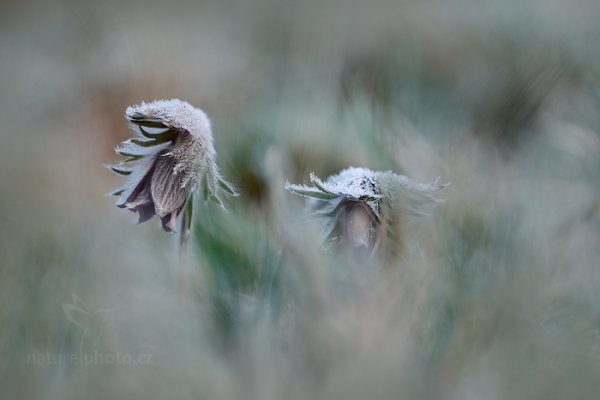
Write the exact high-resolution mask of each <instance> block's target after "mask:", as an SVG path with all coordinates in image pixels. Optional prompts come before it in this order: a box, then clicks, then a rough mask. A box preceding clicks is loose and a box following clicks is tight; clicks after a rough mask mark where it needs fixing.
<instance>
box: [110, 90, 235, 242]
mask: <svg viewBox="0 0 600 400" xmlns="http://www.w3.org/2000/svg"><path fill="white" fill-rule="evenodd" d="M125 118H127V120H128V121H129V126H130V127H131V129H132V130H134V131H135V132H136V133H137V137H135V138H133V139H129V140H127V141H125V142H123V143H122V144H121V145H120V146H118V147H117V148H116V149H115V151H116V152H117V153H118V154H120V155H123V156H125V157H126V159H125V160H123V161H122V162H121V163H119V164H117V165H113V166H110V168H111V169H112V170H113V171H115V172H117V173H119V174H121V175H126V176H127V177H128V180H127V182H126V184H125V186H124V187H123V188H122V189H119V190H117V191H116V192H114V193H113V195H115V196H119V199H118V200H117V206H118V207H120V208H127V209H128V210H131V211H133V212H137V213H138V214H139V221H138V223H141V222H144V221H147V220H149V219H150V218H152V217H153V216H154V215H157V216H158V217H159V218H161V220H162V225H163V229H164V230H165V231H167V232H172V231H174V230H175V222H176V219H177V216H178V215H179V214H180V213H181V211H182V210H183V208H184V207H185V204H186V202H187V201H188V198H189V196H190V195H191V193H192V192H193V191H194V189H196V188H197V187H198V186H199V185H202V186H203V193H204V196H205V199H209V198H210V199H212V200H214V201H215V202H217V203H218V204H219V205H222V203H221V200H220V199H219V192H220V191H221V190H222V191H224V192H226V193H228V194H230V195H237V193H236V191H235V189H234V188H233V186H232V185H231V184H230V183H228V182H227V181H225V180H224V179H223V178H222V177H221V175H220V174H219V169H218V167H217V164H216V153H215V149H214V146H213V137H212V131H211V126H210V120H209V119H208V117H207V115H206V114H205V113H204V111H202V110H200V109H198V108H195V107H193V106H191V105H190V104H188V103H186V102H184V101H181V100H178V99H172V100H156V101H153V102H151V103H143V102H142V103H141V104H139V105H135V106H131V107H128V108H127V110H126V112H125Z"/></svg>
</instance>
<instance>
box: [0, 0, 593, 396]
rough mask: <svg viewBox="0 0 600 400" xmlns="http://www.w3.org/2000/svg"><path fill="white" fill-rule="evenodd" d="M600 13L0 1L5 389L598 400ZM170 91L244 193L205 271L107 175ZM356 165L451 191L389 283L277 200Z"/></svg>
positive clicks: (215, 236)
mask: <svg viewBox="0 0 600 400" xmlns="http://www.w3.org/2000/svg"><path fill="white" fill-rule="evenodd" d="M599 17H600V3H598V2H597V1H594V0H527V1H522V0H518V1H517V0H507V1H472V0H452V1H442V0H427V1H417V0H412V1H411V0H401V1H385V0H374V1H368V2H367V1H364V2H358V1H354V2H353V1H341V0H326V1H313V0H308V1H303V2H299V1H298V2H292V1H275V0H251V1H239V2H233V1H214V2H203V1H197V2H194V1H162V2H158V1H156V2H153V1H148V2H145V1H137V2H121V1H110V0H109V1H101V2H100V1H98V2H91V1H71V0H63V1H58V0H44V1H41V0H40V1H29V0H23V1H19V2H17V1H6V0H4V1H3V2H2V15H1V16H0V22H1V23H0V135H1V136H0V138H1V142H0V143H1V146H0V171H1V172H2V173H1V174H0V188H1V196H0V393H1V394H0V397H2V398H6V399H9V398H21V399H70V398H73V399H82V398H89V399H132V398H145V399H147V398H157V399H163V398H178V399H188V398H190V399H191V398H194V399H198V398H200V399H261V400H265V399H283V398H285V399H365V398H372V399H420V398H425V399H439V398H445V399H482V398H486V399H505V398H513V399H537V398H539V399H565V398H570V399H597V398H598V393H600V290H599V289H598V288H600V114H599V112H598V111H599V107H600V82H599V78H600V56H599V55H600V53H599V52H598V43H599V42H600V24H598V18H599ZM173 97H176V98H180V99H183V100H186V101H189V102H190V103H192V104H193V105H195V106H198V107H201V108H202V109H204V110H205V111H206V112H207V113H208V114H209V115H210V116H211V118H212V122H213V128H214V135H215V144H216V148H217V151H218V154H219V156H218V157H219V158H218V161H219V164H220V166H221V169H222V172H223V174H224V176H225V177H226V178H227V179H228V180H230V181H232V182H234V183H235V184H236V185H237V187H238V188H239V190H240V192H241V196H240V197H238V198H232V199H228V200H227V201H226V204H227V208H228V209H229V212H228V213H224V212H222V211H221V210H219V209H217V208H215V207H210V206H207V205H205V206H201V207H196V211H197V215H196V218H195V221H196V223H195V226H194V232H193V236H192V243H193V245H192V246H190V249H189V254H188V255H187V258H186V259H185V260H184V262H182V260H180V259H179V258H178V254H177V249H176V246H175V242H176V240H175V239H174V237H173V236H169V235H167V234H166V233H164V232H162V231H161V229H160V228H159V225H158V223H157V222H156V221H154V220H153V221H151V222H149V223H146V224H143V225H139V226H136V225H134V224H133V223H132V221H133V220H134V215H133V214H131V213H129V212H126V211H123V210H120V209H117V208H116V207H115V206H114V201H113V199H112V198H109V197H106V196H105V193H108V192H110V191H111V190H112V189H113V188H116V187H117V186H118V185H119V184H120V183H121V182H122V181H121V179H120V178H119V177H118V176H116V175H113V174H111V173H110V171H108V170H106V169H104V168H103V167H102V164H103V163H108V162H114V161H116V160H118V157H117V155H116V154H114V152H113V147H114V146H116V145H117V144H118V143H119V142H120V141H121V140H124V139H126V138H127V137H129V136H130V135H131V133H130V132H128V130H127V127H126V124H125V120H124V118H123V112H124V110H125V108H126V107H127V106H128V105H130V104H136V103H139V102H140V101H142V100H145V101H151V100H154V99H157V98H173ZM347 166H363V167H368V168H371V169H375V170H388V169H390V170H393V171H396V172H400V173H404V174H406V175H409V176H411V177H413V178H415V179H418V180H421V181H431V180H433V179H435V178H437V177H438V176H441V177H442V179H443V180H444V181H449V182H451V186H449V187H448V188H447V189H445V190H444V191H443V192H442V193H441V195H440V197H443V198H444V199H445V200H446V202H445V203H444V204H443V205H441V206H439V207H437V208H436V209H435V210H433V212H432V213H431V215H430V216H429V217H427V218H421V219H419V220H415V221H413V220H411V221H407V222H406V224H404V225H403V230H402V233H401V239H402V240H401V242H402V244H401V247H402V248H401V249H400V248H399V249H398V256H397V257H396V258H395V260H394V262H393V263H392V264H393V265H392V266H391V267H388V268H381V266H380V265H379V263H378V261H377V258H373V259H372V260H371V261H369V262H366V263H362V265H351V264H352V262H350V261H351V260H341V259H340V258H338V257H336V256H335V255H332V254H329V253H327V252H323V251H322V250H320V248H319V243H317V242H316V240H315V239H314V238H315V235H314V230H313V228H314V227H313V226H312V225H311V224H310V223H306V222H305V221H303V220H302V218H301V216H302V212H303V202H302V199H299V198H295V197H294V196H292V195H290V194H288V193H285V191H284V189H283V185H284V183H285V181H286V179H289V180H290V181H292V182H297V183H303V182H304V183H305V182H307V181H308V174H309V172H310V171H315V172H316V173H317V174H318V175H319V176H321V177H322V178H325V177H327V176H328V175H330V174H333V173H336V172H338V171H339V170H341V169H343V168H345V167H347ZM398 234H399V235H400V233H398ZM182 281H183V283H182ZM90 354H92V355H96V356H95V358H94V360H91V361H90V360H88V361H90V362H85V363H84V362H83V361H84V360H83V359H79V360H77V359H75V360H72V359H71V358H69V357H71V356H72V355H75V358H76V357H77V356H78V355H79V356H85V355H90ZM117 354H119V355H121V356H123V357H124V361H123V360H121V361H122V362H117V360H115V357H116V356H117ZM139 356H142V358H140V357H139ZM134 361H138V362H137V363H135V362H134Z"/></svg>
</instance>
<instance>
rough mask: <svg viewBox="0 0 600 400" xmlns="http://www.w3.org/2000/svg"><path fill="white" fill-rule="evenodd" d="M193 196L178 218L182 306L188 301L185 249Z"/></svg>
mask: <svg viewBox="0 0 600 400" xmlns="http://www.w3.org/2000/svg"><path fill="white" fill-rule="evenodd" d="M193 197H194V196H193V194H192V195H190V196H189V198H188V200H187V203H186V205H185V208H184V209H183V212H182V213H181V215H180V216H179V218H180V220H179V237H178V243H177V245H178V252H179V254H178V256H179V293H180V301H181V303H182V304H184V305H185V304H188V302H189V300H190V298H189V297H190V288H189V275H190V262H189V255H188V254H187V253H188V251H187V247H188V243H189V238H190V233H191V228H192V215H193V211H194V208H193Z"/></svg>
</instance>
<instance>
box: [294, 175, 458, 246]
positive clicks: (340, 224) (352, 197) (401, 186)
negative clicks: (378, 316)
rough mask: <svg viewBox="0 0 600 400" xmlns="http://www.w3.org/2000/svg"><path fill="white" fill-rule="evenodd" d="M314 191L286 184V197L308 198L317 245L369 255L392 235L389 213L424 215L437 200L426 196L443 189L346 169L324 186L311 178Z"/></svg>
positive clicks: (401, 176)
mask: <svg viewBox="0 0 600 400" xmlns="http://www.w3.org/2000/svg"><path fill="white" fill-rule="evenodd" d="M310 181H311V182H312V184H313V185H314V186H306V185H295V184H290V183H289V182H286V185H285V188H286V189H287V190H289V191H290V192H292V193H295V194H298V195H301V196H305V197H308V198H309V199H310V200H309V202H308V211H309V212H310V213H311V214H312V215H316V216H319V217H321V218H322V225H321V227H322V239H323V241H326V242H334V243H337V244H338V245H339V246H340V247H342V248H363V249H368V250H369V251H372V250H374V249H375V248H376V247H377V245H378V244H379V243H380V242H381V236H382V233H391V234H394V232H391V231H393V229H391V224H392V223H393V221H394V214H395V211H404V212H406V213H407V214H408V215H413V216H420V215H426V212H425V211H426V206H427V205H428V204H435V203H438V202H440V201H441V200H439V199H437V198H435V197H434V196H433V195H432V194H431V193H432V192H435V191H438V190H440V189H443V188H445V187H446V186H448V184H443V183H439V178H438V179H437V180H436V181H434V182H432V183H419V182H416V181H414V180H412V179H410V178H408V177H406V176H404V175H399V174H396V173H393V172H391V171H386V172H380V171H371V170H369V169H366V168H353V167H351V168H347V169H345V170H343V171H342V172H340V173H339V174H337V175H332V176H330V177H329V178H327V180H326V181H325V182H323V181H321V180H320V179H319V178H318V177H317V176H315V175H314V174H313V173H311V174H310Z"/></svg>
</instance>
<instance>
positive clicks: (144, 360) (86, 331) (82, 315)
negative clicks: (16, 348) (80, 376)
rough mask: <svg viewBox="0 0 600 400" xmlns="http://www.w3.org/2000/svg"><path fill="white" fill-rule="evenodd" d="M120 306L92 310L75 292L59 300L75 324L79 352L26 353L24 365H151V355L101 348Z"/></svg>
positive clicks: (67, 315) (69, 318)
mask: <svg viewBox="0 0 600 400" xmlns="http://www.w3.org/2000/svg"><path fill="white" fill-rule="evenodd" d="M120 308H122V307H113V308H103V309H98V310H95V311H91V310H90V308H89V307H88V306H87V305H86V303H85V302H84V301H83V300H82V299H81V298H80V297H79V296H77V295H75V294H72V295H71V303H62V309H63V312H64V314H65V316H66V318H67V319H68V320H69V321H70V323H72V324H73V325H75V326H76V327H78V330H79V335H80V337H79V351H78V352H76V353H50V352H40V353H29V354H27V364H32V365H80V366H82V367H85V366H89V365H148V364H153V357H152V354H149V353H135V354H133V353H123V352H118V351H114V352H111V351H108V352H106V351H100V350H99V349H98V343H99V341H100V339H101V337H102V334H103V332H104V329H105V326H106V324H107V321H108V320H109V318H110V316H111V315H112V314H113V313H114V312H116V311H117V310H119V309H120Z"/></svg>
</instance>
